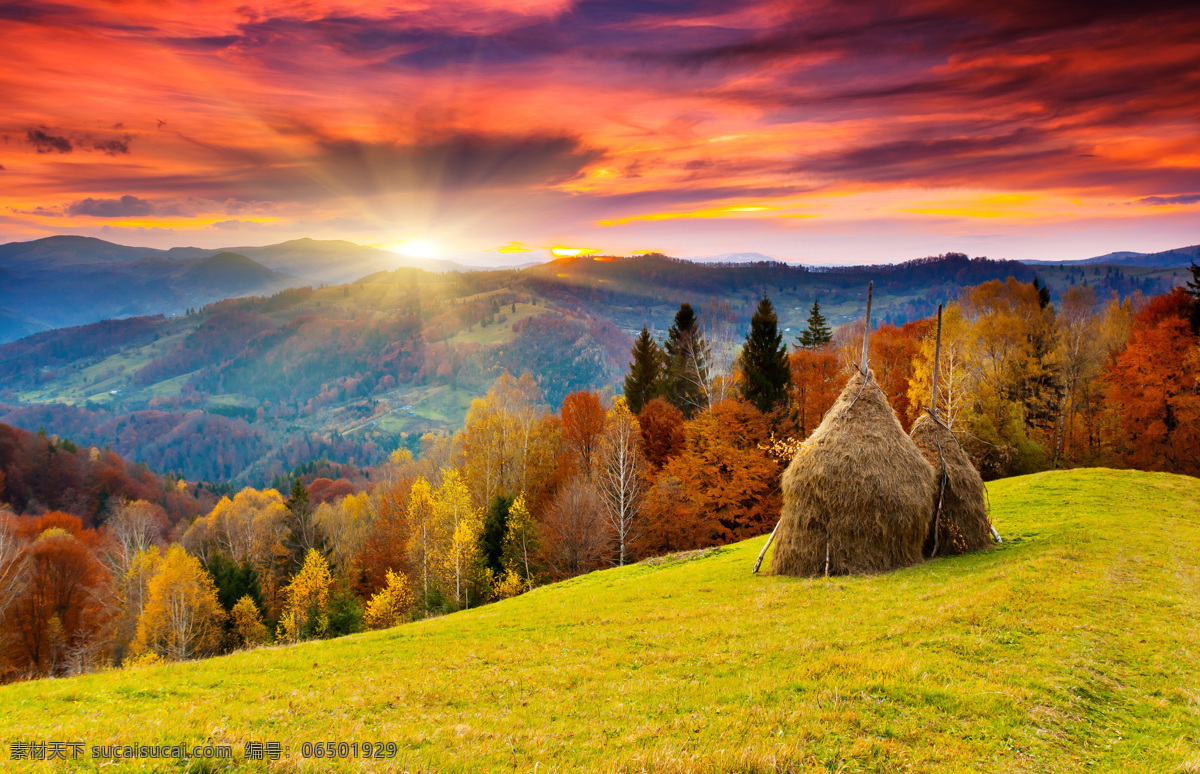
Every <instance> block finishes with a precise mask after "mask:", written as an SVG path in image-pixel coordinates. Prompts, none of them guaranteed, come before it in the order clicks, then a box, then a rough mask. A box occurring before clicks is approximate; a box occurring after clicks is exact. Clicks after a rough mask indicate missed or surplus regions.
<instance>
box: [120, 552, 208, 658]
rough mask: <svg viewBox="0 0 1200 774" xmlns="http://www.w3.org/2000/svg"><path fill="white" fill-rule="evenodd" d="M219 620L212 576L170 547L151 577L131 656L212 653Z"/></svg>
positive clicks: (186, 656)
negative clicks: (142, 654)
mask: <svg viewBox="0 0 1200 774" xmlns="http://www.w3.org/2000/svg"><path fill="white" fill-rule="evenodd" d="M224 620H225V610H224V609H223V608H222V607H221V603H220V602H219V601H217V587H216V585H215V584H214V583H213V580H212V577H211V576H210V575H209V574H208V573H207V572H206V571H205V570H204V567H202V566H201V564H200V560H199V559H197V558H196V557H194V556H191V555H189V554H188V553H187V552H186V551H184V550H183V548H182V547H181V546H179V545H172V546H171V547H170V549H168V550H167V555H166V557H165V558H163V560H162V565H161V567H160V568H159V570H158V572H157V573H155V575H154V577H153V578H151V579H150V584H149V587H148V600H147V602H146V607H145V609H144V610H143V611H142V615H141V618H140V619H139V621H138V631H137V637H136V638H135V639H134V644H133V648H132V651H133V654H134V655H135V656H136V655H139V654H141V653H144V652H146V651H154V652H155V653H157V654H159V655H160V656H163V657H165V658H170V659H175V660H183V659H187V658H192V657H194V656H205V655H208V654H210V653H214V652H215V651H216V650H217V649H218V648H219V647H220V645H221V635H222V633H223V632H222V624H223V623H224Z"/></svg>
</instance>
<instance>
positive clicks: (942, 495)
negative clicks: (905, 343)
mask: <svg viewBox="0 0 1200 774" xmlns="http://www.w3.org/2000/svg"><path fill="white" fill-rule="evenodd" d="M941 367H942V305H941V304H938V327H937V339H936V341H935V342H934V345H933V388H932V391H931V392H930V394H929V413H930V414H931V415H933V421H934V422H935V423H936V422H938V415H937V377H938V371H939V370H941ZM937 447H938V463H939V464H938V467H940V468H941V471H942V486H941V489H940V490H939V491H938V501H937V509H936V510H934V512H933V552H932V553H931V554H930V555H929V558H930V559H932V558H933V557H935V556H937V554H938V549H939V548H940V547H941V545H940V537H941V527H942V503H943V502H944V501H945V499H946V457H945V455H944V454H943V453H942V442H941V441H940V440H939V441H938V442H937Z"/></svg>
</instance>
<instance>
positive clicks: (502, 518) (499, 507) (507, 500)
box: [479, 494, 516, 578]
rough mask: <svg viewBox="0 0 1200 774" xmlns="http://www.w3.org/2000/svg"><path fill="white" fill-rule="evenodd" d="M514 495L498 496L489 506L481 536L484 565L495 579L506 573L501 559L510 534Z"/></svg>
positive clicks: (480, 544)
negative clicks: (509, 518)
mask: <svg viewBox="0 0 1200 774" xmlns="http://www.w3.org/2000/svg"><path fill="white" fill-rule="evenodd" d="M515 499H516V498H514V497H513V496H512V495H503V494H498V495H496V496H495V497H493V498H492V502H491V503H489V504H488V509H487V513H486V514H484V517H483V533H482V534H481V535H480V536H479V547H480V549H481V550H482V552H483V563H484V564H485V565H486V566H487V567H488V569H490V570H491V571H492V577H493V578H499V577H500V576H501V575H502V574H503V573H504V566H503V564H502V563H501V559H502V558H503V556H504V536H505V535H506V534H508V514H509V512H510V511H511V510H512V506H513V501H514V500H515Z"/></svg>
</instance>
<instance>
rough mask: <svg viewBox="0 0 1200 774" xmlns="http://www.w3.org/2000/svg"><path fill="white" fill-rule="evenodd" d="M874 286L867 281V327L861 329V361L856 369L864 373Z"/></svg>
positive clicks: (865, 370)
mask: <svg viewBox="0 0 1200 774" xmlns="http://www.w3.org/2000/svg"><path fill="white" fill-rule="evenodd" d="M874 288H875V283H874V282H873V281H872V282H868V283H867V327H866V328H865V329H863V351H862V361H860V363H859V366H858V370H859V371H861V372H862V373H863V374H864V375H866V373H867V340H868V339H870V338H871V293H872V291H873V290H874Z"/></svg>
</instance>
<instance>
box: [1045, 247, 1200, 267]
mask: <svg viewBox="0 0 1200 774" xmlns="http://www.w3.org/2000/svg"><path fill="white" fill-rule="evenodd" d="M1195 261H1200V245H1192V246H1191V247H1177V248H1175V249H1174V250H1163V251H1161V252H1157V253H1137V252H1133V251H1130V250H1120V251H1118V252H1115V253H1107V254H1105V255H1098V256H1096V257H1095V258H1087V259H1085V260H1082V261H1071V262H1067V263H1066V265H1068V266H1069V265H1071V264H1072V263H1075V264H1086V265H1089V266H1090V265H1095V264H1107V265H1111V266H1142V267H1156V268H1176V269H1182V268H1187V267H1188V266H1190V265H1191V264H1192V263H1193V262H1195ZM1025 263H1028V264H1031V265H1039V264H1052V265H1056V266H1057V265H1062V262H1056V261H1025Z"/></svg>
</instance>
